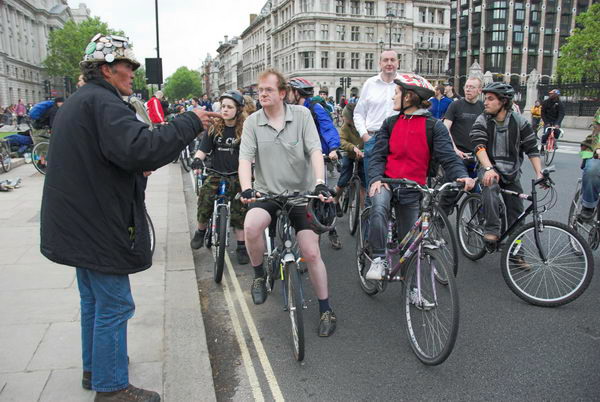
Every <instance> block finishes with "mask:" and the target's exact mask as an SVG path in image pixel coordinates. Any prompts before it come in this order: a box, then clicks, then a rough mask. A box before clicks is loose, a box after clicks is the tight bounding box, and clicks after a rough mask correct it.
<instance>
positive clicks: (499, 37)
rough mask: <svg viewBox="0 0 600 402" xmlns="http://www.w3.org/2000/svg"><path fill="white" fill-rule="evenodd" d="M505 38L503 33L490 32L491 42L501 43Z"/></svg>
mask: <svg viewBox="0 0 600 402" xmlns="http://www.w3.org/2000/svg"><path fill="white" fill-rule="evenodd" d="M504 38H505V32H501V31H494V32H492V40H493V41H503V40H504Z"/></svg>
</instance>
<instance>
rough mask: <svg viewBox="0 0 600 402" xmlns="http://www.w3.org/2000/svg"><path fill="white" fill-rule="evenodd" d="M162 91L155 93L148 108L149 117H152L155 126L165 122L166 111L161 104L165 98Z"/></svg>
mask: <svg viewBox="0 0 600 402" xmlns="http://www.w3.org/2000/svg"><path fill="white" fill-rule="evenodd" d="M163 96H164V95H163V92H162V91H156V92H154V96H153V97H151V98H150V100H149V101H148V104H147V105H146V107H147V108H148V115H149V116H150V120H152V123H154V124H164V122H165V110H164V109H163V106H162V104H161V99H162V98H163Z"/></svg>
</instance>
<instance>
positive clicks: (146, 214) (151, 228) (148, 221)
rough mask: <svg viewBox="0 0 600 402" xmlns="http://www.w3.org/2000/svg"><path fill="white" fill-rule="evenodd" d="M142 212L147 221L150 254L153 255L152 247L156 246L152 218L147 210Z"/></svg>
mask: <svg viewBox="0 0 600 402" xmlns="http://www.w3.org/2000/svg"><path fill="white" fill-rule="evenodd" d="M144 214H145V216H146V222H147V223H148V232H149V233H148V234H149V236H150V254H151V255H152V256H154V249H155V248H156V232H155V231H154V224H153V223H152V219H150V214H148V210H145V211H144Z"/></svg>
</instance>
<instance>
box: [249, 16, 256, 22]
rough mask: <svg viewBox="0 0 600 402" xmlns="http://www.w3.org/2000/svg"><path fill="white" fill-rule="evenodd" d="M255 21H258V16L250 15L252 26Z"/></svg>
mask: <svg viewBox="0 0 600 402" xmlns="http://www.w3.org/2000/svg"><path fill="white" fill-rule="evenodd" d="M255 19H256V14H250V24H252V23H253V22H254V20H255Z"/></svg>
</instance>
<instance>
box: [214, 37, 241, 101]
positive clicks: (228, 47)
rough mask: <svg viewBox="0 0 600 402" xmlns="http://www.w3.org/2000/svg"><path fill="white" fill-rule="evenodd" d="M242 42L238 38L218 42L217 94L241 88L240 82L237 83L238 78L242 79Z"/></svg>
mask: <svg viewBox="0 0 600 402" xmlns="http://www.w3.org/2000/svg"><path fill="white" fill-rule="evenodd" d="M242 46H243V45H242V40H241V39H239V38H238V37H234V38H233V39H229V37H228V36H227V35H225V39H224V40H223V41H222V42H219V47H218V48H217V53H218V54H219V56H218V58H219V77H220V79H219V93H221V94H222V93H223V92H225V91H226V90H228V89H237V88H240V87H242V83H241V81H240V82H239V83H238V77H240V78H241V77H242V74H243V67H242V51H243V47H242Z"/></svg>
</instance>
